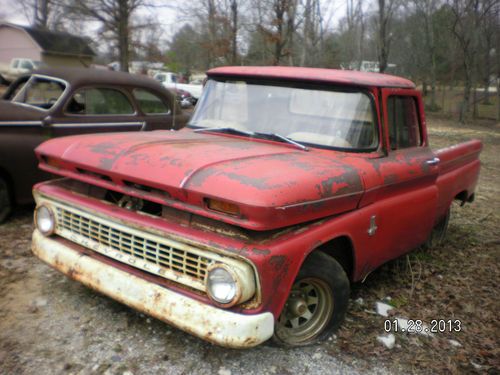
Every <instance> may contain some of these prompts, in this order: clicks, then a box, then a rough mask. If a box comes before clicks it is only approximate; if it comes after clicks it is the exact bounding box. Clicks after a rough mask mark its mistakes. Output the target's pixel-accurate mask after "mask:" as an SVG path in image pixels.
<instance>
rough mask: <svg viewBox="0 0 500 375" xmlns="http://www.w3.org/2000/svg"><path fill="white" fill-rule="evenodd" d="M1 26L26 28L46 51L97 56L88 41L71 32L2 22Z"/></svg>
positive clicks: (59, 53) (57, 53) (58, 53)
mask: <svg viewBox="0 0 500 375" xmlns="http://www.w3.org/2000/svg"><path fill="white" fill-rule="evenodd" d="M0 26H7V27H13V28H16V29H20V30H24V31H25V32H26V33H27V34H28V35H29V36H30V37H31V38H32V39H33V40H34V41H35V43H36V44H38V46H40V48H41V49H42V50H43V52H45V53H50V54H56V55H71V56H95V53H94V51H93V50H92V48H90V47H89V45H88V43H87V41H86V40H85V39H84V38H81V37H79V36H76V35H72V34H69V33H63V32H56V31H49V30H45V29H39V28H35V27H29V26H20V25H15V24H12V23H0Z"/></svg>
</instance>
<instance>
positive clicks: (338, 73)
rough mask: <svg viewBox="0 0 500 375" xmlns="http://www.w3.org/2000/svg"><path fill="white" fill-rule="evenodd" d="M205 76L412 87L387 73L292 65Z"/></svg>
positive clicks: (221, 71)
mask: <svg viewBox="0 0 500 375" xmlns="http://www.w3.org/2000/svg"><path fill="white" fill-rule="evenodd" d="M207 75H208V76H209V77H220V76H225V77H248V78H263V79H278V80H283V81H304V82H315V83H328V84H331V83H334V84H340V85H354V86H363V87H392V88H406V89H414V88H415V84H414V83H413V82H412V81H410V80H408V79H406V78H401V77H396V76H393V75H390V74H381V73H369V72H359V71H354V70H339V69H322V68H304V67H292V66H223V67H220V68H214V69H210V70H209V71H208V72H207Z"/></svg>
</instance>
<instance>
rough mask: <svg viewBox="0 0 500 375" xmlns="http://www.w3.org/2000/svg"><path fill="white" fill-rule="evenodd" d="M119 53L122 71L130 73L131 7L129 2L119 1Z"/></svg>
mask: <svg viewBox="0 0 500 375" xmlns="http://www.w3.org/2000/svg"><path fill="white" fill-rule="evenodd" d="M118 17H119V19H118V51H119V53H120V70H121V71H122V72H128V64H129V59H130V55H129V31H130V30H129V21H130V14H129V7H128V3H127V0H119V1H118Z"/></svg>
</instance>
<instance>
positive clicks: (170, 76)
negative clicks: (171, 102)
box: [154, 72, 203, 101]
mask: <svg viewBox="0 0 500 375" xmlns="http://www.w3.org/2000/svg"><path fill="white" fill-rule="evenodd" d="M154 79H156V80H157V81H159V82H161V84H162V85H163V86H165V87H166V88H167V89H171V90H172V89H174V90H184V91H187V92H189V93H190V94H191V96H192V97H193V98H194V99H195V100H196V101H198V99H199V98H200V96H201V92H202V91H203V85H202V84H192V83H181V82H179V77H178V76H177V74H175V73H172V72H160V73H156V74H155V75H154Z"/></svg>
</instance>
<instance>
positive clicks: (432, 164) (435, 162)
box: [425, 158, 441, 166]
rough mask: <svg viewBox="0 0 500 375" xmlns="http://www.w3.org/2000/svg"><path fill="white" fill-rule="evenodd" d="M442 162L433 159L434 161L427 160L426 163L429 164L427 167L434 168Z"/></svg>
mask: <svg viewBox="0 0 500 375" xmlns="http://www.w3.org/2000/svg"><path fill="white" fill-rule="evenodd" d="M440 161H441V160H440V159H439V158H432V159H429V160H426V161H425V162H426V163H427V165H431V166H434V165H438V164H439V162H440Z"/></svg>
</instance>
